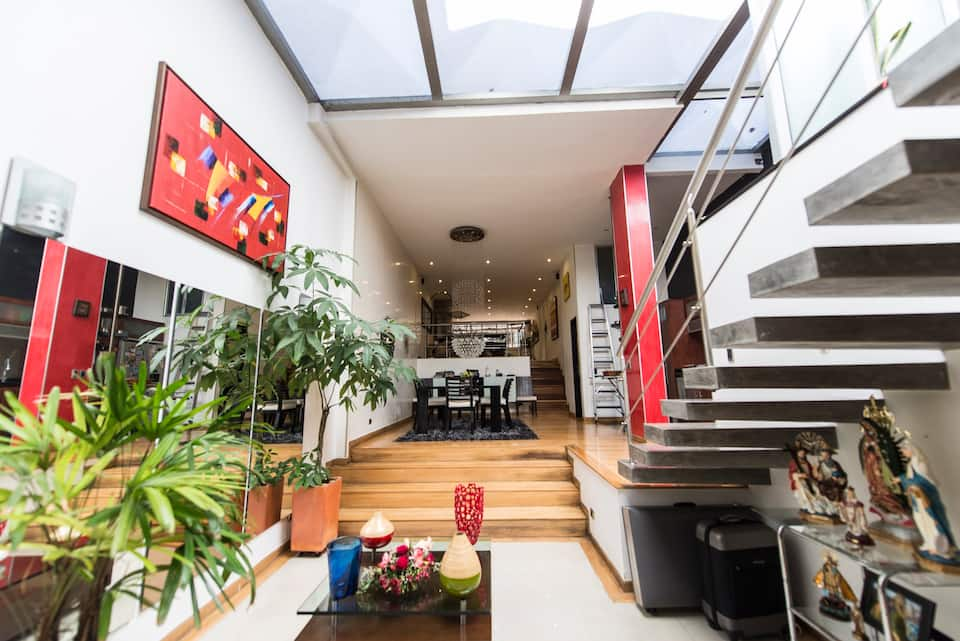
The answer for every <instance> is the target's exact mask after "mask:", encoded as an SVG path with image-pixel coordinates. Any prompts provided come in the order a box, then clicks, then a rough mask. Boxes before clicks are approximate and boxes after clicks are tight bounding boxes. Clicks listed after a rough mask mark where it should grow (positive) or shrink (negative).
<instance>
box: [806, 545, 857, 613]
mask: <svg viewBox="0 0 960 641" xmlns="http://www.w3.org/2000/svg"><path fill="white" fill-rule="evenodd" d="M813 582H814V584H815V585H816V586H817V587H818V588H820V612H822V613H823V614H825V615H826V616H828V617H831V618H833V619H837V620H838V621H849V620H850V619H851V618H852V617H851V608H850V603H855V602H856V601H857V595H856V594H854V592H853V589H852V588H851V587H850V584H849V583H847V580H846V579H845V578H843V575H842V574H840V568H839V566H838V565H837V557H835V556H834V555H833V554H831V553H830V552H825V553H824V554H823V566H822V567H821V568H820V571H819V572H817V574H816V576H815V577H813Z"/></svg>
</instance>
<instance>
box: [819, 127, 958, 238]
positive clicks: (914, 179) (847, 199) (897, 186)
mask: <svg viewBox="0 0 960 641" xmlns="http://www.w3.org/2000/svg"><path fill="white" fill-rule="evenodd" d="M804 204H805V205H806V208H807V219H808V221H809V222H810V224H811V225H863V224H915V223H952V222H957V221H960V140H958V139H945V140H904V141H901V142H898V143H897V144H895V145H894V146H892V147H890V148H889V149H887V150H886V151H884V152H882V153H880V154H878V155H877V156H874V157H873V158H871V159H870V160H868V161H867V162H865V163H863V164H862V165H860V166H859V167H857V168H856V169H854V170H853V171H851V172H849V173H848V174H846V175H845V176H842V177H840V178H838V179H837V180H835V181H834V182H832V183H830V184H829V185H827V186H826V187H824V188H823V189H820V190H819V191H817V192H815V193H813V194H811V195H810V196H807V198H805V199H804Z"/></svg>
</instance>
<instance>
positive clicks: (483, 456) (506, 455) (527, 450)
mask: <svg viewBox="0 0 960 641" xmlns="http://www.w3.org/2000/svg"><path fill="white" fill-rule="evenodd" d="M536 443H537V441H482V442H467V443H463V442H457V443H455V444H454V443H450V442H440V443H430V442H427V443H423V442H414V443H398V444H397V445H396V446H390V447H368V448H355V449H353V450H352V451H351V452H350V460H351V461H352V462H356V463H364V462H376V461H380V462H383V463H389V462H391V461H422V460H424V459H428V460H435V459H438V458H439V459H443V460H447V461H527V460H531V459H541V460H542V459H565V458H566V454H565V453H564V452H563V450H561V449H559V448H557V447H555V446H553V447H551V446H550V445H541V446H537V445H536Z"/></svg>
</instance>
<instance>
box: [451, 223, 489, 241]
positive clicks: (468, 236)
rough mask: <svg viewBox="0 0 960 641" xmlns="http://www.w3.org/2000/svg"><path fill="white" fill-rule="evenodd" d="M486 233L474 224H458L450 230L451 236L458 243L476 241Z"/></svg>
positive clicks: (481, 238)
mask: <svg viewBox="0 0 960 641" xmlns="http://www.w3.org/2000/svg"><path fill="white" fill-rule="evenodd" d="M486 235H487V233H486V232H485V231H483V230H482V229H480V228H479V227H476V226H474V225H458V226H457V227H454V228H453V229H451V230H450V238H451V239H453V240H455V241H457V242H458V243H475V242H477V241H480V240H483V238H484V236H486Z"/></svg>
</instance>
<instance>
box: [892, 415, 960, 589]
mask: <svg viewBox="0 0 960 641" xmlns="http://www.w3.org/2000/svg"><path fill="white" fill-rule="evenodd" d="M901 445H902V450H903V454H904V456H905V457H906V459H907V471H906V473H904V475H903V476H901V477H900V484H901V485H902V486H903V491H904V493H905V494H906V495H907V498H908V499H909V500H910V507H911V509H912V510H913V521H914V523H915V524H916V526H917V530H918V531H919V532H920V537H921V542H920V543H919V544H918V545H917V547H916V550H915V555H916V558H917V562H918V563H919V564H920V565H921V566H922V567H924V568H926V569H928V570H933V571H936V572H949V573H951V574H960V551H958V550H957V542H956V539H955V538H954V536H953V531H952V530H951V528H950V520H949V518H947V509H946V506H944V504H943V500H942V499H941V498H940V490H939V488H938V487H937V481H936V479H935V478H934V477H933V473H932V472H931V471H930V466H929V464H928V463H927V457H926V456H924V454H923V452H921V451H920V449H919V448H918V447H917V446H916V445H914V443H913V442H912V441H911V440H910V435H909V434H905V438H904V439H903V441H902V442H901Z"/></svg>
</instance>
